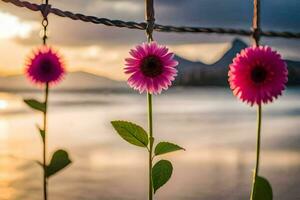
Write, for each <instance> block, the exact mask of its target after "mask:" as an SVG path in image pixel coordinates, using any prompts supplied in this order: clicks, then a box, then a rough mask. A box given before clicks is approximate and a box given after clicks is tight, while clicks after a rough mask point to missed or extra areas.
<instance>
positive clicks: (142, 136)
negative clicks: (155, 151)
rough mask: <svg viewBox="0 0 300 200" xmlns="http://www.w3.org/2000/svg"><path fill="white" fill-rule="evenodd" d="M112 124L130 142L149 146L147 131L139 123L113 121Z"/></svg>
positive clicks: (140, 145)
mask: <svg viewBox="0 0 300 200" xmlns="http://www.w3.org/2000/svg"><path fill="white" fill-rule="evenodd" d="M111 124H112V125H113V127H114V128H115V130H116V131H117V132H118V134H119V135H120V136H121V137H122V138H123V139H124V140H126V141H127V142H129V143H130V144H133V145H136V146H139V147H147V146H148V142H149V141H148V135H147V132H146V131H145V130H144V129H143V128H142V127H140V126H139V125H136V124H134V123H131V122H126V121H112V122H111Z"/></svg>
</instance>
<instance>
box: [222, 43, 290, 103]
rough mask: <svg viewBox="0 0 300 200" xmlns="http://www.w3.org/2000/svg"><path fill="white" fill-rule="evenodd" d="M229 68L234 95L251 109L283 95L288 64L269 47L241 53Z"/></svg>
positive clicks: (250, 49) (252, 48)
mask: <svg viewBox="0 0 300 200" xmlns="http://www.w3.org/2000/svg"><path fill="white" fill-rule="evenodd" d="M229 68H230V69H229V73H228V75H229V84H230V88H231V89H232V91H233V94H234V95H235V96H237V97H238V98H239V99H241V100H242V101H243V102H247V103H250V104H251V106H253V104H257V105H261V104H262V103H268V102H272V101H273V99H276V98H277V97H278V96H279V95H281V94H282V91H283V90H284V89H285V84H286V83H287V81H288V70H287V66H286V63H285V62H284V61H283V60H282V59H281V56H280V55H279V54H278V53H277V52H276V51H273V50H272V49H271V48H270V47H267V46H259V47H248V48H246V49H244V50H242V51H241V53H240V54H238V55H237V56H236V58H234V60H233V63H232V64H231V65H230V67H229Z"/></svg>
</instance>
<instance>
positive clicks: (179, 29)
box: [1, 0, 300, 39]
mask: <svg viewBox="0 0 300 200" xmlns="http://www.w3.org/2000/svg"><path fill="white" fill-rule="evenodd" d="M1 1H3V2H6V3H12V4H14V5H15V6H18V7H24V8H27V9H29V10H32V11H42V10H43V5H38V4H35V3H30V2H28V1H21V0H1ZM49 12H50V13H52V14H55V15H57V16H60V17H67V18H70V19H72V20H79V21H83V22H90V23H94V24H102V25H105V26H114V27H119V28H128V29H138V30H146V28H147V23H145V22H141V23H138V22H132V21H122V20H112V19H107V18H99V17H95V16H87V15H83V14H80V13H73V12H70V11H63V10H60V9H58V8H50V10H49ZM154 30H155V31H158V32H174V33H216V34H230V35H241V36H251V35H252V34H253V31H252V30H243V29H233V28H206V27H189V26H168V25H160V24H154ZM260 36H264V37H281V38H295V39H300V32H277V31H261V32H260Z"/></svg>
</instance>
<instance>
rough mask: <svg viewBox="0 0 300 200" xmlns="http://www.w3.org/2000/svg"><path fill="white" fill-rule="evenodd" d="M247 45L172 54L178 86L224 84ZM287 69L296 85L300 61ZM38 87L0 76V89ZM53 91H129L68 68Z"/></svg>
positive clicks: (237, 42) (299, 78) (116, 83)
mask: <svg viewBox="0 0 300 200" xmlns="http://www.w3.org/2000/svg"><path fill="white" fill-rule="evenodd" d="M247 46H248V45H247V44H246V43H245V42H243V41H242V40H240V39H235V40H233V42H232V45H231V48H229V49H228V51H226V52H225V53H224V55H223V56H222V57H221V58H220V59H219V60H218V61H216V62H215V63H213V64H210V65H208V64H205V63H203V62H193V61H190V60H187V59H184V58H182V57H180V56H178V55H175V59H176V60H178V62H179V67H178V76H177V78H176V80H175V85H178V86H227V85H228V83H227V79H228V75H227V74H228V66H229V65H230V63H231V62H232V59H233V58H234V57H235V56H236V54H237V53H239V52H240V51H241V50H242V49H244V48H246V47H247ZM286 62H287V65H288V70H289V82H288V84H289V85H300V62H298V61H292V60H286ZM36 90H40V88H37V87H35V86H33V85H32V84H30V83H29V81H28V80H26V78H25V76H24V75H16V76H9V77H0V91H16V92H18V91H36ZM54 90H55V91H63V92H66V91H70V92H76V91H78V92H99V91H102V92H106V91H107V92H111V91H115V92H123V91H129V87H128V85H127V84H126V83H125V81H115V80H112V79H109V78H106V77H102V76H97V75H94V74H91V73H87V72H80V71H79V72H70V73H68V74H67V76H66V77H65V80H64V81H62V83H61V84H59V85H57V86H56V87H54Z"/></svg>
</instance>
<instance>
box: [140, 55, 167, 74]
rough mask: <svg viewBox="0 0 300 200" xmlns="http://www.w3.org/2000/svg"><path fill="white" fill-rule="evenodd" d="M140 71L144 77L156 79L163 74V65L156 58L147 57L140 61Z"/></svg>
mask: <svg viewBox="0 0 300 200" xmlns="http://www.w3.org/2000/svg"><path fill="white" fill-rule="evenodd" d="M141 71H142V73H143V74H144V75H145V76H148V77H156V76H158V75H160V74H162V73H163V65H162V62H161V60H160V59H159V58H158V57H157V56H148V57H146V58H144V60H142V64H141Z"/></svg>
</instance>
